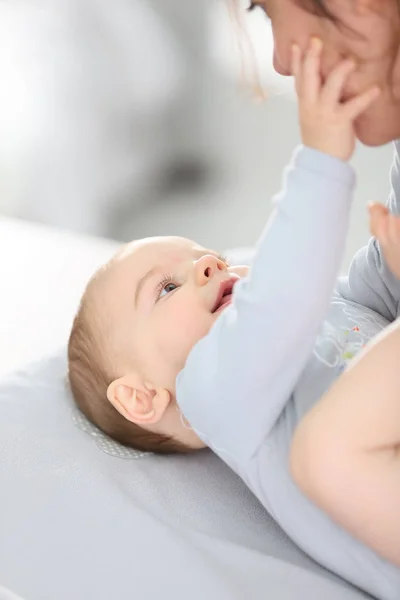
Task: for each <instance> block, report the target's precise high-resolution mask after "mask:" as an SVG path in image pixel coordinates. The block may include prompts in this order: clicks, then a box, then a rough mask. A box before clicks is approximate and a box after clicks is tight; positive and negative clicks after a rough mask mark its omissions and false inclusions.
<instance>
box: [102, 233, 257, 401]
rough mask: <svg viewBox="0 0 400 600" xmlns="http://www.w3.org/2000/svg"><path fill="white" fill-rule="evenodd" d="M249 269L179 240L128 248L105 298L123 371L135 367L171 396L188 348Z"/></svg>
mask: <svg viewBox="0 0 400 600" xmlns="http://www.w3.org/2000/svg"><path fill="white" fill-rule="evenodd" d="M247 271H248V269H247V267H243V266H238V267H230V266H228V265H227V263H226V262H225V260H224V259H223V258H222V257H221V256H219V255H218V253H216V252H213V251H211V250H206V249H205V248H202V247H201V246H199V245H197V244H195V243H194V242H192V241H190V240H186V239H183V238H176V237H169V238H164V237H163V238H148V239H144V240H140V241H138V242H133V243H131V244H129V245H128V246H126V247H125V249H124V250H123V251H122V252H121V253H120V254H119V256H118V258H117V259H116V261H115V262H114V264H113V266H112V267H111V269H110V272H109V273H107V285H106V287H105V295H104V301H105V302H107V305H108V306H107V308H108V311H107V312H108V314H109V316H110V318H111V333H112V337H113V340H114V343H115V344H116V347H117V348H118V354H120V356H121V357H123V359H122V362H120V363H119V367H120V368H121V369H122V372H124V371H125V370H126V371H128V370H130V369H132V367H134V368H135V370H139V371H140V375H141V377H142V378H143V380H144V381H151V382H152V384H153V385H155V386H157V387H162V388H165V389H168V390H169V391H170V392H173V393H174V391H175V379H176V376H177V375H178V373H179V371H180V370H181V369H182V368H183V367H184V365H185V362H186V359H187V357H188V354H189V352H190V350H191V349H192V347H193V346H194V345H195V344H196V342H198V341H199V340H200V339H201V338H202V337H204V336H205V335H206V334H207V333H208V331H209V330H210V328H211V327H212V325H213V323H214V322H215V321H216V320H217V319H218V317H219V316H220V315H221V313H222V311H223V310H225V309H226V307H227V306H229V303H230V299H231V292H232V289H233V287H234V285H235V283H236V282H237V281H238V279H239V278H240V277H242V276H244V275H246V274H247ZM122 363H123V364H122Z"/></svg>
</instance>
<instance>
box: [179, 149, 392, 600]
mask: <svg viewBox="0 0 400 600" xmlns="http://www.w3.org/2000/svg"><path fill="white" fill-rule="evenodd" d="M399 150H400V145H398V146H397V148H396V158H395V163H394V166H393V168H392V193H391V195H390V198H389V206H390V208H391V210H392V211H393V212H399V210H400V173H399V166H400V159H399V154H398V151H399ZM354 183H355V176H354V172H353V169H352V167H351V166H350V165H349V164H348V163H345V162H342V161H340V160H338V159H335V158H333V157H330V156H328V155H325V154H322V153H319V152H317V151H315V150H312V149H310V148H304V147H302V148H300V149H299V150H297V151H296V153H295V156H294V159H293V161H292V164H291V166H290V167H289V168H288V170H287V172H286V177H285V186H284V189H283V191H282V192H281V194H280V195H279V196H278V197H277V199H276V210H275V214H274V216H273V218H272V219H271V220H270V222H269V223H268V225H267V227H266V229H265V231H264V233H263V235H262V237H261V239H260V241H259V243H258V246H257V252H256V255H255V258H254V263H253V265H252V268H251V272H250V276H249V277H248V278H246V279H243V280H242V281H241V282H239V283H238V284H237V285H236V287H235V290H234V298H233V303H232V305H231V306H229V307H228V308H226V309H225V311H224V312H222V314H221V317H220V318H219V319H218V321H217V322H216V323H215V324H214V325H213V327H212V329H211V330H210V332H209V333H208V335H207V336H206V337H204V338H203V339H202V340H200V342H198V343H197V344H196V345H195V346H194V348H193V350H192V351H191V353H190V355H189V357H188V359H187V362H186V365H185V368H184V370H183V371H182V372H181V373H180V374H179V375H178V378H177V400H178V404H179V406H180V408H181V410H182V412H183V414H184V415H185V417H186V418H187V419H188V421H189V423H190V424H191V426H192V428H193V429H194V430H195V431H196V432H197V434H198V435H199V437H200V438H202V439H203V441H204V442H205V443H206V444H207V445H208V446H209V447H210V448H212V449H213V450H214V452H215V453H216V454H218V455H219V456H220V457H221V458H222V459H223V460H224V461H225V462H226V463H227V464H228V465H229V466H230V467H231V468H232V469H233V470H234V471H235V472H236V473H238V474H239V475H240V477H242V479H243V480H244V481H245V483H246V484H247V485H248V486H249V488H250V489H251V490H252V491H253V492H254V494H255V495H256V496H257V497H258V498H259V500H260V501H261V503H262V504H263V505H264V506H265V508H266V509H267V510H268V512H269V513H270V514H271V515H272V516H273V517H274V518H275V520H276V521H277V522H278V523H279V524H280V526H281V527H282V528H283V529H284V530H285V531H286V533H287V534H288V535H289V536H290V537H291V538H292V539H293V540H294V542H296V543H297V544H298V546H300V547H301V548H302V549H303V550H304V551H305V552H307V554H309V555H310V556H311V557H313V558H314V559H315V560H316V561H318V562H319V563H321V564H323V565H324V566H325V567H327V568H328V569H330V570H332V571H334V572H335V573H337V574H338V575H340V576H342V577H343V578H345V579H347V580H348V581H350V582H352V583H353V584H355V585H356V586H359V587H360V588H362V589H364V590H366V591H367V592H369V593H370V594H372V595H374V596H377V597H378V598H379V599H382V600H399V599H400V569H398V568H396V567H395V566H393V565H391V564H389V563H388V562H386V561H384V560H383V559H381V558H379V557H378V556H377V555H376V554H375V553H374V552H372V551H371V550H369V549H368V548H367V547H366V546H365V545H363V544H362V543H360V542H358V541H357V540H356V539H354V538H353V537H352V536H351V535H349V534H348V533H347V532H346V531H344V530H343V529H342V528H340V527H339V526H338V525H336V524H334V523H333V522H332V521H331V520H330V519H329V518H328V517H327V516H326V515H325V514H324V513H323V512H322V511H320V510H319V509H318V508H317V507H316V506H314V505H313V504H312V503H311V502H310V501H308V500H307V499H306V498H305V497H304V496H303V494H302V493H301V492H300V491H299V490H298V488H297V487H296V486H295V485H294V483H293V481H292V479H291V477H290V473H289V466H288V463H289V451H290V445H291V440H292V437H293V433H294V430H295V428H296V425H297V424H298V422H299V421H300V419H301V418H302V416H303V415H304V414H305V413H306V412H307V411H308V410H309V409H310V408H311V407H312V406H313V405H314V404H315V403H316V402H318V400H319V399H320V398H321V396H322V395H323V394H324V392H325V391H326V390H327V389H328V388H329V386H330V385H331V384H332V382H333V381H334V380H335V379H336V378H337V377H338V376H339V375H340V373H341V372H342V371H343V369H344V368H345V366H346V364H347V362H348V361H349V360H351V358H352V357H353V356H354V355H355V354H357V352H358V351H359V350H360V349H361V348H362V347H363V346H364V344H366V342H368V341H369V340H370V339H371V338H373V337H374V336H375V335H376V334H377V333H378V332H379V331H381V330H382V328H383V327H385V326H386V325H387V324H388V323H390V322H391V321H393V320H394V319H396V317H397V316H398V313H399V300H400V282H399V281H397V280H396V278H395V277H394V276H393V275H392V274H391V272H390V271H389V270H388V268H387V266H386V265H385V262H384V259H383V257H382V254H381V252H380V249H379V245H378V244H377V242H376V241H375V240H373V239H372V240H371V241H370V243H369V244H368V246H367V247H365V248H363V249H361V250H360V251H359V252H358V253H357V254H356V256H355V257H354V259H353V262H352V264H351V267H350V271H349V274H348V276H347V277H344V278H341V279H339V281H337V276H338V273H339V269H340V264H341V261H342V258H343V250H344V247H345V242H346V236H347V232H348V226H349V213H350V209H351V204H352V200H353V189H354ZM399 518H400V507H399Z"/></svg>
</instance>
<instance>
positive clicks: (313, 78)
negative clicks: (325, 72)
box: [301, 38, 322, 103]
mask: <svg viewBox="0 0 400 600" xmlns="http://www.w3.org/2000/svg"><path fill="white" fill-rule="evenodd" d="M321 52H322V41H321V40H320V39H319V38H312V39H311V42H310V45H309V48H308V50H307V52H306V55H305V58H304V62H303V69H302V77H301V79H302V90H301V93H302V96H303V98H304V99H305V100H307V101H309V102H311V103H313V102H315V101H316V100H317V98H318V95H319V92H320V89H321V74H320V72H321Z"/></svg>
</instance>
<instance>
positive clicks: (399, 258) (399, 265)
mask: <svg viewBox="0 0 400 600" xmlns="http://www.w3.org/2000/svg"><path fill="white" fill-rule="evenodd" d="M369 218H370V230H371V233H372V235H373V236H375V237H376V239H377V240H378V242H379V245H380V247H381V250H382V252H383V255H384V257H385V260H386V262H387V264H388V266H389V269H390V270H391V271H392V273H393V274H394V275H396V277H397V278H399V279H400V217H398V216H396V215H392V214H391V213H390V212H389V209H388V208H386V206H383V204H371V205H370V206H369Z"/></svg>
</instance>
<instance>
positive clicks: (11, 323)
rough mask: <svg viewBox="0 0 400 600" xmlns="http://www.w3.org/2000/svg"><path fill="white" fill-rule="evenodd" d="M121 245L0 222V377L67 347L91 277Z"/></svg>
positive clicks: (28, 225) (22, 223)
mask: <svg viewBox="0 0 400 600" xmlns="http://www.w3.org/2000/svg"><path fill="white" fill-rule="evenodd" d="M116 247H118V244H116V243H115V242H110V241H107V240H100V239H94V238H85V237H82V236H78V235H73V234H69V233H64V232H59V231H57V230H54V229H51V228H49V227H45V226H41V225H33V224H30V223H27V222H24V221H18V220H13V219H7V218H0V282H1V284H0V285H1V290H2V293H1V297H0V376H1V375H2V374H4V373H6V372H9V371H11V370H12V369H14V368H16V367H19V366H21V365H23V364H25V363H27V362H29V361H31V360H35V359H37V358H40V357H41V356H44V355H46V354H49V353H51V352H52V351H54V350H55V349H57V348H58V347H59V346H60V345H61V344H62V343H64V341H65V340H66V339H67V336H68V332H69V329H70V326H71V320H72V317H73V315H74V313H75V310H76V307H77V304H78V302H79V298H80V296H81V293H82V290H83V289H84V286H85V284H86V282H87V280H88V278H89V277H90V275H91V274H92V273H93V272H94V270H95V269H96V268H97V267H98V266H99V265H100V264H101V263H103V262H104V261H105V260H106V259H107V258H108V257H109V256H111V254H112V253H113V252H114V250H115V248H116Z"/></svg>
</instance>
